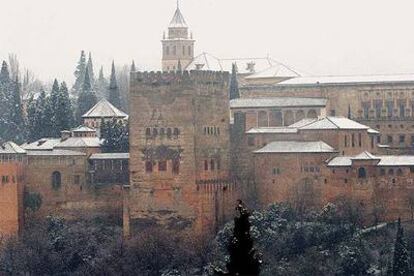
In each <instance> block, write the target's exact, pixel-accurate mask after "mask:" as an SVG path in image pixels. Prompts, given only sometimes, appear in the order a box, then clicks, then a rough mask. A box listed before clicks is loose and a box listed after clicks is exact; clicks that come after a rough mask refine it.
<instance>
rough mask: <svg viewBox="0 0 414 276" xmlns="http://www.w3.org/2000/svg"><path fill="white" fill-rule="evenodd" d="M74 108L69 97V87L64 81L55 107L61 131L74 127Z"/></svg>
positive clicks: (56, 124) (57, 123)
mask: <svg viewBox="0 0 414 276" xmlns="http://www.w3.org/2000/svg"><path fill="white" fill-rule="evenodd" d="M73 125H74V124H73V109H72V104H71V102H70V98H69V91H68V87H67V85H66V83H65V82H62V83H61V85H60V89H59V97H58V101H57V104H56V109H55V126H56V129H58V131H59V133H58V135H59V136H60V132H61V131H62V130H69V129H70V128H72V127H73Z"/></svg>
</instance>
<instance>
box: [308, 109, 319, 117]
mask: <svg viewBox="0 0 414 276" xmlns="http://www.w3.org/2000/svg"><path fill="white" fill-rule="evenodd" d="M307 117H308V118H318V113H316V111H315V110H313V109H311V110H309V111H308V116H307Z"/></svg>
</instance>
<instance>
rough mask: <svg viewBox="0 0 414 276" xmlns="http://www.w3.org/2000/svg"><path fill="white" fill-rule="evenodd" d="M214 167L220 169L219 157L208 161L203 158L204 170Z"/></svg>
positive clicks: (213, 168)
mask: <svg viewBox="0 0 414 276" xmlns="http://www.w3.org/2000/svg"><path fill="white" fill-rule="evenodd" d="M216 169H217V170H220V169H221V163H220V160H219V159H217V160H215V159H211V160H210V161H209V160H204V170H205V171H208V170H210V171H214V170H216Z"/></svg>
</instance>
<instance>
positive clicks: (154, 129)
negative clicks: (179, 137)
mask: <svg viewBox="0 0 414 276" xmlns="http://www.w3.org/2000/svg"><path fill="white" fill-rule="evenodd" d="M152 135H153V136H154V137H156V136H158V129H156V128H153V129H152Z"/></svg>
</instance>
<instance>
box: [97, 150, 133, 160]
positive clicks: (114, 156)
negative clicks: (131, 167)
mask: <svg viewBox="0 0 414 276" xmlns="http://www.w3.org/2000/svg"><path fill="white" fill-rule="evenodd" d="M89 159H92V160H105V159H129V153H124V152H120V153H118V152H117V153H94V154H92V155H91V156H90V157H89Z"/></svg>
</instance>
